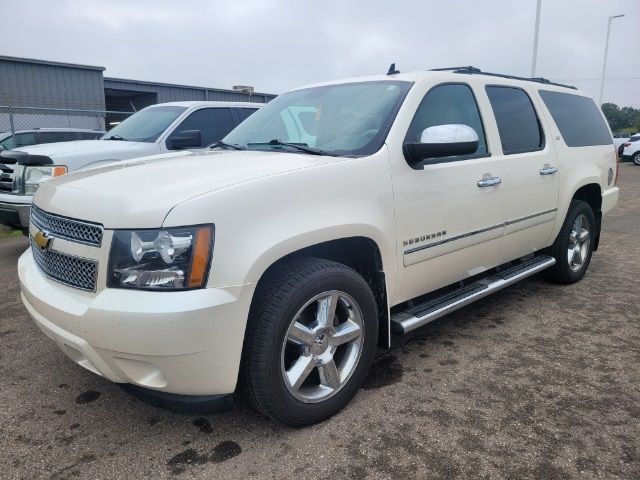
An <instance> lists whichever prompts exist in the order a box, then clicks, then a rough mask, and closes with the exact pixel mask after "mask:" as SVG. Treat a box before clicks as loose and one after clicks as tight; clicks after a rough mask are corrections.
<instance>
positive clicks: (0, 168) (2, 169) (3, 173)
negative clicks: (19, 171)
mask: <svg viewBox="0 0 640 480" xmlns="http://www.w3.org/2000/svg"><path fill="white" fill-rule="evenodd" d="M0 160H2V159H0ZM14 169H15V165H11V164H7V163H3V162H2V161H0V193H11V192H12V191H13V177H14Z"/></svg>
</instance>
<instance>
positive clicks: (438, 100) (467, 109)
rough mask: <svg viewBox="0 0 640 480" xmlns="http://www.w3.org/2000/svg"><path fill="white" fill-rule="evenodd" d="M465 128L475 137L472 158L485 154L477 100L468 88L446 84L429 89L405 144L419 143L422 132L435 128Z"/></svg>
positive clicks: (485, 149) (485, 146)
mask: <svg viewBox="0 0 640 480" xmlns="http://www.w3.org/2000/svg"><path fill="white" fill-rule="evenodd" d="M447 124H461V125H467V126H469V127H471V128H473V129H474V130H475V132H476V133H477V134H478V139H479V144H478V150H476V152H475V155H477V154H483V153H487V143H486V140H485V137H484V129H483V128H482V119H481V118H480V112H479V111H478V105H477V103H476V99H475V98H474V96H473V93H472V92H471V89H470V88H469V86H467V85H462V84H447V85H439V86H437V87H434V88H432V89H431V90H429V91H428V92H427V94H426V95H425V96H424V98H423V99H422V102H420V106H419V107H418V110H417V111H416V114H415V116H414V117H413V120H412V121H411V125H410V126H409V131H408V132H407V137H406V139H405V141H408V142H419V141H420V137H421V135H422V131H423V130H424V129H425V128H428V127H435V126H436V125H447Z"/></svg>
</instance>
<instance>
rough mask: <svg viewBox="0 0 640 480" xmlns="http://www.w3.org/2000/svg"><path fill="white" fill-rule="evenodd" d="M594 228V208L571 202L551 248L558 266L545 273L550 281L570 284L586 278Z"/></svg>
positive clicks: (575, 201) (584, 203)
mask: <svg viewBox="0 0 640 480" xmlns="http://www.w3.org/2000/svg"><path fill="white" fill-rule="evenodd" d="M595 225H596V222H595V216H594V214H593V210H591V206H590V205H589V204H588V203H587V202H584V201H582V200H572V201H571V204H570V205H569V210H568V211H567V216H566V218H565V220H564V223H563V224H562V228H561V229H560V233H558V237H557V238H556V241H555V242H554V243H553V245H551V247H550V248H549V253H550V255H551V256H553V257H554V258H555V259H556V264H555V265H554V266H553V267H551V268H549V269H547V270H545V275H546V277H547V279H549V280H551V281H553V282H556V283H564V284H570V283H575V282H578V281H579V280H581V279H582V277H584V274H585V273H586V271H587V268H589V263H590V262H591V255H592V253H593V242H594V239H595V233H596V232H595Z"/></svg>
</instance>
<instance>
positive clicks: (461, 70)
mask: <svg viewBox="0 0 640 480" xmlns="http://www.w3.org/2000/svg"><path fill="white" fill-rule="evenodd" d="M430 71H432V72H447V71H451V72H453V73H462V74H466V75H488V76H490V77H500V78H509V79H511V80H524V81H525V82H536V83H543V84H545V85H555V86H556V87H564V88H571V89H573V90H577V88H576V87H574V86H573V85H564V84H562V83H555V82H551V81H549V80H547V79H546V78H542V77H534V78H528V77H516V76H515V75H506V74H504V73H491V72H483V71H482V70H480V69H479V68H476V67H472V66H467V67H446V68H432V69H431V70H430Z"/></svg>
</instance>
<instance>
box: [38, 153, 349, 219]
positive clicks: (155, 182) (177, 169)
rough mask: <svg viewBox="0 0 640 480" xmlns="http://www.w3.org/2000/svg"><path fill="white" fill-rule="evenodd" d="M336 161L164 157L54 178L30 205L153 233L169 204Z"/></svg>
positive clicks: (281, 156)
mask: <svg viewBox="0 0 640 480" xmlns="http://www.w3.org/2000/svg"><path fill="white" fill-rule="evenodd" d="M340 160H344V159H341V158H339V157H325V156H315V155H306V154H298V153H283V152H257V151H214V152H211V151H196V152H180V153H179V154H164V155H158V156H154V157H147V158H144V159H135V160H128V161H124V162H118V163H115V164H112V165H107V166H104V167H100V168H96V169H93V170H85V171H79V172H75V173H71V174H68V175H64V176H62V177H58V178H56V179H54V180H51V181H49V182H46V183H45V184H43V185H42V186H41V187H40V188H39V189H38V191H37V192H36V195H35V197H34V203H35V204H36V205H37V206H38V207H40V208H41V209H43V210H45V211H48V212H51V213H56V214H59V215H64V216H67V217H71V218H76V219H80V220H86V221H90V222H97V223H101V224H102V225H103V226H104V227H105V228H158V227H160V226H162V222H163V221H164V219H165V217H166V215H167V214H168V213H169V211H170V210H171V209H172V208H173V207H174V206H175V205H177V204H179V203H181V202H183V201H185V200H188V199H190V198H193V197H197V196H199V195H203V194H205V193H208V192H211V191H214V190H218V189H221V188H225V187H231V186H233V185H235V184H239V183H244V182H248V181H251V180H256V179H259V178H263V177H268V176H271V175H277V174H280V173H284V172H288V171H292V170H298V169H302V168H309V167H313V166H316V165H322V164H327V163H333V162H336V161H340ZM231 208H232V206H231Z"/></svg>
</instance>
